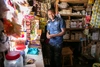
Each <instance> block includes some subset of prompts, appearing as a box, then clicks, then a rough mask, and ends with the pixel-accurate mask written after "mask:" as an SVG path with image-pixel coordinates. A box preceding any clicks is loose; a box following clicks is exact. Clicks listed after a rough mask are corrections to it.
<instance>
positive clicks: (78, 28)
mask: <svg viewBox="0 0 100 67" xmlns="http://www.w3.org/2000/svg"><path fill="white" fill-rule="evenodd" d="M66 30H84V28H66Z"/></svg>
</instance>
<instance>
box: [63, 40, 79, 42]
mask: <svg viewBox="0 0 100 67" xmlns="http://www.w3.org/2000/svg"><path fill="white" fill-rule="evenodd" d="M64 42H81V41H80V40H64Z"/></svg>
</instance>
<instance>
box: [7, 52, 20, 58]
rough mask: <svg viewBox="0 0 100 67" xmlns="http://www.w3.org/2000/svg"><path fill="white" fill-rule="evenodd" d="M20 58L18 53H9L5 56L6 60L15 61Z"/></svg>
mask: <svg viewBox="0 0 100 67" xmlns="http://www.w3.org/2000/svg"><path fill="white" fill-rule="evenodd" d="M19 57H20V53H19V52H18V51H10V52H8V54H6V59H7V60H15V59H18V58H19Z"/></svg>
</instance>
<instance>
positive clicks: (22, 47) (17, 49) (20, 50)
mask: <svg viewBox="0 0 100 67" xmlns="http://www.w3.org/2000/svg"><path fill="white" fill-rule="evenodd" d="M25 48H26V46H25V45H17V46H16V51H19V52H20V55H21V56H22V57H23V65H25V51H24V50H25Z"/></svg>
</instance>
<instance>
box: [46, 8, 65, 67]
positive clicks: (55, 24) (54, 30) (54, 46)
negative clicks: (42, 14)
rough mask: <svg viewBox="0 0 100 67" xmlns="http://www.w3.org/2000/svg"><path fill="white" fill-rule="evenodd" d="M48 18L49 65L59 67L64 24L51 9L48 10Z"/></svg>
mask: <svg viewBox="0 0 100 67" xmlns="http://www.w3.org/2000/svg"><path fill="white" fill-rule="evenodd" d="M48 18H49V19H48V24H47V35H46V36H47V38H48V39H50V40H49V46H50V65H51V67H61V66H62V65H61V51H62V43H63V35H64V34H65V31H66V24H65V22H64V20H63V19H62V18H59V17H57V16H56V15H55V11H54V10H53V9H49V10H48Z"/></svg>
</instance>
